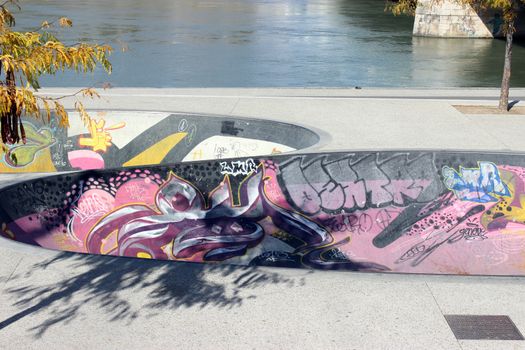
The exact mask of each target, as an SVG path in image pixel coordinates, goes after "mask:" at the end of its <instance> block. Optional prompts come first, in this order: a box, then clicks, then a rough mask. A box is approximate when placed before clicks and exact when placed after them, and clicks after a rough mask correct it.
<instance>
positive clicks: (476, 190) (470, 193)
mask: <svg viewBox="0 0 525 350" xmlns="http://www.w3.org/2000/svg"><path fill="white" fill-rule="evenodd" d="M442 174H443V177H444V183H445V186H447V188H448V189H449V190H451V191H453V192H454V194H455V195H456V197H458V199H461V200H464V201H471V202H478V203H487V202H497V201H498V198H496V196H510V192H509V189H508V188H507V185H505V184H504V183H503V181H502V180H501V177H500V175H499V171H498V168H497V167H496V165H495V164H494V163H490V162H479V167H478V168H461V167H460V170H459V173H458V172H457V171H456V170H454V169H452V168H449V167H447V166H446V167H443V170H442Z"/></svg>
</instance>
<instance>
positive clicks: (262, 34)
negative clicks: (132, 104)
mask: <svg viewBox="0 0 525 350" xmlns="http://www.w3.org/2000/svg"><path fill="white" fill-rule="evenodd" d="M21 3H22V6H23V9H22V11H21V12H20V13H19V14H18V17H17V18H18V27H19V29H23V28H34V27H35V26H38V25H39V24H40V23H41V22H42V21H43V20H52V19H55V18H57V17H59V16H67V17H70V18H71V19H72V20H73V21H74V27H73V28H72V29H68V30H64V31H61V33H60V35H61V38H63V39H65V41H67V42H69V43H76V42H78V41H79V40H93V41H97V42H100V43H102V42H104V43H110V44H112V45H113V46H114V47H119V46H122V45H126V46H128V47H129V50H128V51H127V52H125V53H123V52H121V51H119V50H117V51H116V52H115V53H114V54H113V56H112V60H111V61H112V63H113V65H114V71H113V74H112V75H111V76H109V77H108V76H106V75H105V74H104V73H103V72H96V73H95V74H90V75H87V76H75V75H73V74H61V75H60V76H59V77H58V79H49V78H45V79H43V83H44V84H43V85H44V86H81V85H82V86H84V85H89V84H92V83H97V82H111V84H112V85H114V86H134V87H141V86H151V87H299V86H307V87H325V86H330V87H344V86H356V85H358V86H365V87H367V86H374V87H381V86H389V87H413V86H416V87H417V86H424V87H438V86H445V87H448V86H497V85H498V84H499V83H500V80H501V69H502V66H503V54H504V42H503V41H500V40H486V39H436V38H413V37H412V35H411V31H412V21H413V20H412V19H411V18H409V17H394V16H392V15H390V14H388V13H385V12H384V1H383V0H311V1H307V0H295V1H294V0H279V1H277V0H264V1H263V0H216V1H214V0H207V1H200V0H151V1H144V0H109V1H108V0H82V1H80V0H23V1H22V2H21ZM524 63H525V45H515V49H514V64H513V69H514V70H513V77H512V85H513V86H525V65H524Z"/></svg>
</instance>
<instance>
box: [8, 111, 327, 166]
mask: <svg viewBox="0 0 525 350" xmlns="http://www.w3.org/2000/svg"><path fill="white" fill-rule="evenodd" d="M74 114H75V113H72V116H71V123H72V128H70V129H69V130H66V129H64V128H61V127H59V126H58V125H57V124H56V121H55V120H54V118H52V119H51V121H50V122H49V123H42V122H40V121H37V120H31V121H26V122H25V123H26V124H25V125H27V128H26V129H27V132H26V134H27V135H26V136H27V142H26V143H25V144H21V145H15V146H11V147H10V148H9V149H8V152H6V153H5V154H4V155H3V157H2V160H0V173H8V172H10V173H11V172H59V171H71V170H90V169H107V168H117V167H123V166H141V165H154V164H163V163H174V162H181V161H193V160H206V159H222V158H232V157H240V156H244V155H250V156H251V155H264V154H272V153H282V152H289V151H294V150H296V149H300V148H305V147H309V146H312V145H314V144H316V143H317V142H318V141H319V137H318V136H317V134H315V133H314V132H312V131H310V130H308V129H305V128H302V127H298V126H295V125H291V124H286V123H280V122H273V121H261V120H252V119H240V118H230V117H221V118H217V117H210V116H201V115H199V116H194V115H184V114H170V113H155V112H111V113H108V112H98V113H92V114H93V115H94V118H93V119H92V120H90V121H89V124H88V125H87V126H84V125H82V124H81V122H80V118H78V117H75V115H74ZM137 120H140V122H137ZM290 136H291V137H290Z"/></svg>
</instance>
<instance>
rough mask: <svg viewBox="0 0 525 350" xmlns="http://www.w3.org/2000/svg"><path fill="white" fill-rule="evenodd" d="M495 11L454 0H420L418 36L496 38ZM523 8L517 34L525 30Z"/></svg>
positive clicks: (415, 23) (417, 13) (416, 25)
mask: <svg viewBox="0 0 525 350" xmlns="http://www.w3.org/2000/svg"><path fill="white" fill-rule="evenodd" d="M494 14H495V13H494V12H483V13H481V12H477V11H476V10H475V9H473V8H472V6H470V5H465V4H461V3H459V2H458V1H455V0H442V1H436V0H419V3H418V7H417V10H416V16H415V20H414V31H413V33H414V35H415V36H430V37H445V38H493V37H494V36H493V34H492V30H493V24H492V22H491V20H492V19H493V18H494ZM524 14H525V11H523V10H522V11H521V13H520V16H518V21H517V29H518V30H517V32H516V36H523V35H524V34H525V26H524V25H523V22H524V21H523V17H524V16H523V15H524Z"/></svg>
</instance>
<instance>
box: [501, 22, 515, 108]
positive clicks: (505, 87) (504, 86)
mask: <svg viewBox="0 0 525 350" xmlns="http://www.w3.org/2000/svg"><path fill="white" fill-rule="evenodd" d="M505 29H506V30H505V36H506V38H507V43H506V45H505V65H504V66H503V79H502V80H501V92H500V96H499V109H500V110H502V111H508V110H509V89H510V71H511V69H510V68H511V63H512V36H513V34H514V20H511V21H510V22H508V23H507V25H506V28H505Z"/></svg>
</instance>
